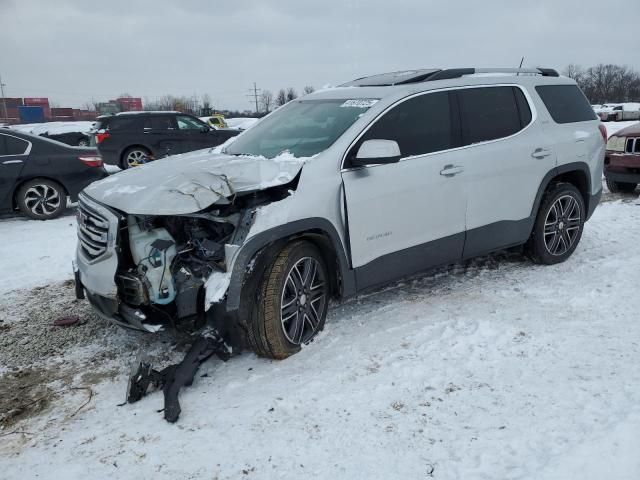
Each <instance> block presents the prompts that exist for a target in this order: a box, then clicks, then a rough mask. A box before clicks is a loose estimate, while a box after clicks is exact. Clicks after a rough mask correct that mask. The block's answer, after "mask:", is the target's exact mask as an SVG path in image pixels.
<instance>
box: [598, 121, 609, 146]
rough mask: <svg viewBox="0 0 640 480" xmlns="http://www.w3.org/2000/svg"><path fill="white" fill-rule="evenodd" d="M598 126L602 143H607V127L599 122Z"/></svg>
mask: <svg viewBox="0 0 640 480" xmlns="http://www.w3.org/2000/svg"><path fill="white" fill-rule="evenodd" d="M598 128H599V129H600V135H602V139H603V140H604V143H607V127H605V126H604V124H603V123H601V124H600V125H598Z"/></svg>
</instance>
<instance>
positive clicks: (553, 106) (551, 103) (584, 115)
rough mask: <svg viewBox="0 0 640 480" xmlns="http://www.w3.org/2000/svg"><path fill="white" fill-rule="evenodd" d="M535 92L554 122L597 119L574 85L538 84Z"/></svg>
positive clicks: (585, 98) (585, 99)
mask: <svg viewBox="0 0 640 480" xmlns="http://www.w3.org/2000/svg"><path fill="white" fill-rule="evenodd" d="M536 92H538V95H540V98H541V99H542V101H543V102H544V105H545V107H547V110H549V113H550V114H551V118H553V121H554V122H556V123H573V122H586V121H589V120H597V119H598V117H597V116H596V114H595V112H594V111H593V108H591V105H589V101H588V100H587V97H585V96H584V94H583V93H582V91H581V90H580V89H579V88H578V87H577V86H576V85H540V86H537V87H536Z"/></svg>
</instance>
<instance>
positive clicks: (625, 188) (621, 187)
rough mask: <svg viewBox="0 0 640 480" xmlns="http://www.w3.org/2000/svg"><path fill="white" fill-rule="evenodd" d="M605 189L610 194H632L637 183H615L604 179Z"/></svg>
mask: <svg viewBox="0 0 640 480" xmlns="http://www.w3.org/2000/svg"><path fill="white" fill-rule="evenodd" d="M605 181H606V182H607V188H608V189H609V191H610V192H611V193H633V192H634V191H635V189H636V187H637V186H638V184H637V183H627V182H615V181H613V180H609V179H608V178H607V177H605Z"/></svg>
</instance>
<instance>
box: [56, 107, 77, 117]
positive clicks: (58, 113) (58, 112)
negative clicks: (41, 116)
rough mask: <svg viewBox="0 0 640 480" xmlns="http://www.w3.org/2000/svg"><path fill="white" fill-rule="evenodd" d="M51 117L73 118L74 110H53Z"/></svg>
mask: <svg viewBox="0 0 640 480" xmlns="http://www.w3.org/2000/svg"><path fill="white" fill-rule="evenodd" d="M51 116H53V117H73V108H52V109H51Z"/></svg>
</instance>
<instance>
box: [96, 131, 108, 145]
mask: <svg viewBox="0 0 640 480" xmlns="http://www.w3.org/2000/svg"><path fill="white" fill-rule="evenodd" d="M109 137H110V135H109V132H104V133H96V143H102V142H104V141H105V140H106V139H107V138H109Z"/></svg>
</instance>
